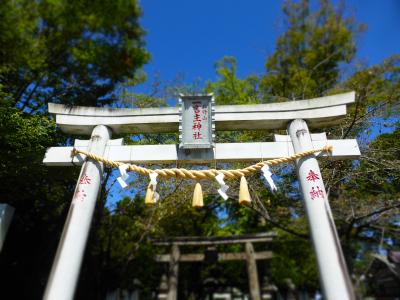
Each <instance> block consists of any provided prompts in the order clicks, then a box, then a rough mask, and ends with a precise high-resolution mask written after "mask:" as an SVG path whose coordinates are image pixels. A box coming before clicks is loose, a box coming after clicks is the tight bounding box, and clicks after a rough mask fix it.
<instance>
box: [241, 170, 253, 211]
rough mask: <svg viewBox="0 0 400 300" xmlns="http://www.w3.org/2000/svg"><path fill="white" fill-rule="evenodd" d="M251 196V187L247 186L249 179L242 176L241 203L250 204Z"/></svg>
mask: <svg viewBox="0 0 400 300" xmlns="http://www.w3.org/2000/svg"><path fill="white" fill-rule="evenodd" d="M250 203H251V197H250V193H249V187H248V186H247V180H246V178H245V177H244V176H242V177H241V178H240V189H239V204H244V205H250Z"/></svg>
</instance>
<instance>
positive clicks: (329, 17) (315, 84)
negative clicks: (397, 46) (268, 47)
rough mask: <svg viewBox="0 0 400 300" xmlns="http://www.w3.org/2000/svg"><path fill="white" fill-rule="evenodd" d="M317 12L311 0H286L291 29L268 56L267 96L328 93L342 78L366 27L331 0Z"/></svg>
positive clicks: (304, 96)
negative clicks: (358, 35)
mask: <svg viewBox="0 0 400 300" xmlns="http://www.w3.org/2000/svg"><path fill="white" fill-rule="evenodd" d="M318 4H319V7H318V9H316V10H315V11H313V10H312V9H311V7H310V3H309V1H308V0H301V1H298V2H293V1H286V2H285V4H284V6H283V12H284V14H285V16H286V18H285V21H286V22H287V25H286V26H287V30H286V31H285V32H284V33H283V35H282V36H280V37H279V38H278V40H277V42H276V49H275V52H274V53H273V54H272V55H271V56H269V57H268V59H267V62H266V64H265V66H266V70H267V72H266V75H265V77H264V78H263V86H264V89H265V93H266V94H267V95H276V96H282V97H285V98H289V99H307V98H312V97H316V96H321V95H323V94H325V93H326V92H327V91H328V90H329V89H331V88H332V87H333V86H334V85H335V84H337V83H338V81H339V80H340V66H341V64H343V63H348V62H350V61H351V60H352V58H353V56H354V53H355V51H356V47H355V41H354V38H355V35H356V34H357V33H358V32H359V31H360V30H362V26H357V25H356V24H355V22H354V20H353V19H351V18H349V17H345V16H344V15H343V12H342V11H340V10H336V9H334V7H333V6H332V5H331V4H330V2H329V1H328V0H322V1H318Z"/></svg>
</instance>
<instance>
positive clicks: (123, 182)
mask: <svg viewBox="0 0 400 300" xmlns="http://www.w3.org/2000/svg"><path fill="white" fill-rule="evenodd" d="M128 168H129V165H126V164H124V165H121V166H119V167H118V169H119V172H120V174H121V176H119V177H118V178H117V181H118V183H119V184H120V185H121V187H122V188H123V189H124V188H126V187H127V186H128V184H127V183H126V180H127V179H128V178H129V174H128V173H127V172H126V170H127V169H128Z"/></svg>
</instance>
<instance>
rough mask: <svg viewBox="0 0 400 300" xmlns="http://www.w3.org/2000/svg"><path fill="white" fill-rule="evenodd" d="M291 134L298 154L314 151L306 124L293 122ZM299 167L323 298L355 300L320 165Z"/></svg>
mask: <svg viewBox="0 0 400 300" xmlns="http://www.w3.org/2000/svg"><path fill="white" fill-rule="evenodd" d="M288 131H289V134H290V138H291V140H292V143H293V147H294V150H295V152H302V151H306V150H310V149H313V144H312V141H311V134H310V132H309V130H308V126H307V123H306V122H305V121H304V120H301V119H297V120H294V121H292V122H291V123H290V124H289V126H288ZM296 166H297V177H298V179H299V182H300V188H301V193H302V196H303V202H304V206H305V210H306V215H307V218H308V223H309V227H310V232H311V239H312V242H313V245H314V249H315V254H316V257H317V265H318V270H319V274H320V281H321V285H322V289H323V294H324V295H325V296H326V298H327V299H337V300H340V299H343V300H345V299H355V297H354V291H353V287H352V285H351V280H350V277H349V275H348V271H347V267H346V262H345V260H344V256H343V253H342V248H341V247H340V241H339V239H338V236H337V232H336V227H335V223H334V221H333V218H332V214H331V209H330V206H329V202H328V195H327V194H326V191H325V187H324V183H323V181H322V175H321V171H320V169H319V166H318V161H317V159H316V158H315V155H310V156H306V157H303V158H300V159H298V160H297V161H296Z"/></svg>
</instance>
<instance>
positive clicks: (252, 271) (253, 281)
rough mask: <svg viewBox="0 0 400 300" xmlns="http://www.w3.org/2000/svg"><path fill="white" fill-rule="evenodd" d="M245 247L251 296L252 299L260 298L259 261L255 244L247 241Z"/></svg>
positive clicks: (258, 299)
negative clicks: (255, 251) (257, 260)
mask: <svg viewBox="0 0 400 300" xmlns="http://www.w3.org/2000/svg"><path fill="white" fill-rule="evenodd" d="M245 247H246V263H247V274H248V276H249V291H250V297H251V299H252V300H260V299H261V298H260V285H259V283H258V271H257V262H256V258H255V254H254V248H253V244H252V243H250V242H247V243H246V245H245Z"/></svg>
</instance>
